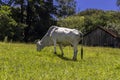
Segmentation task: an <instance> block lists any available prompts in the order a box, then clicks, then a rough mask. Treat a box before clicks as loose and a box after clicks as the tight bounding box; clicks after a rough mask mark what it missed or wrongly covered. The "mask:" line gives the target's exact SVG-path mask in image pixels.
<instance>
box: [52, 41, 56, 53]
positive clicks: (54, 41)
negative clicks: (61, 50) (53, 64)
mask: <svg viewBox="0 0 120 80" xmlns="http://www.w3.org/2000/svg"><path fill="white" fill-rule="evenodd" d="M53 41H54V54H56V40H53Z"/></svg>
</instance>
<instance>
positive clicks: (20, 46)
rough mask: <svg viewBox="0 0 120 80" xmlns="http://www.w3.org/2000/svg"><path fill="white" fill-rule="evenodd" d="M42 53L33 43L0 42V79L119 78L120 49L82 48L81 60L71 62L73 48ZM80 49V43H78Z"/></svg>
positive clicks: (47, 50) (90, 79) (99, 79)
mask: <svg viewBox="0 0 120 80" xmlns="http://www.w3.org/2000/svg"><path fill="white" fill-rule="evenodd" d="M52 49H53V48H52V47H46V48H44V49H43V50H42V51H41V52H37V51H36V46H35V45H34V44H24V43H3V42H0V80H81V79H82V80H119V79H120V76H119V75H120V49H115V48H105V47H104V48H100V47H84V59H83V60H81V59H80V51H79V52H78V57H77V58H78V60H77V61H72V60H71V59H72V55H73V54H72V52H73V51H72V48H71V47H70V46H67V47H64V52H65V55H64V57H63V58H62V57H60V50H59V49H57V50H58V54H57V55H55V54H53V50H52ZM79 50H80V46H79Z"/></svg>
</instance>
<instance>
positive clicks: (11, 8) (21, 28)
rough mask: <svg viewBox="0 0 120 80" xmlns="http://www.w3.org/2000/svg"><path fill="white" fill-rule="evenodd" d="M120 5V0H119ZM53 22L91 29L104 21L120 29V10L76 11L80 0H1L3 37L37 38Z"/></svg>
mask: <svg viewBox="0 0 120 80" xmlns="http://www.w3.org/2000/svg"><path fill="white" fill-rule="evenodd" d="M116 5H117V6H118V8H119V7H120V0H116ZM51 25H58V26H63V27H69V28H76V29H79V30H82V32H83V33H86V32H88V31H89V30H91V29H92V28H94V27H96V26H98V25H100V26H103V27H105V28H112V29H115V30H117V31H118V32H120V12H119V11H103V10H98V9H87V10H85V11H81V12H79V13H77V14H76V0H0V40H1V41H3V40H4V38H5V37H7V39H8V40H9V41H24V42H33V41H35V40H36V39H41V38H42V37H43V35H44V34H45V33H46V32H47V30H48V28H49V27H50V26H51Z"/></svg>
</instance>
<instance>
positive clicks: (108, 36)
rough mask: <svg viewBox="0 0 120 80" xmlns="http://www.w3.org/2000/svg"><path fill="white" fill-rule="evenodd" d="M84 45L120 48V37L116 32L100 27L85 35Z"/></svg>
mask: <svg viewBox="0 0 120 80" xmlns="http://www.w3.org/2000/svg"><path fill="white" fill-rule="evenodd" d="M83 45H87V46H108V47H120V36H118V33H117V32H116V31H113V30H110V29H105V28H103V27H100V26H99V27H96V28H94V29H93V30H91V31H90V32H88V33H87V34H85V35H84V37H83Z"/></svg>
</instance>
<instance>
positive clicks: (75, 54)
mask: <svg viewBox="0 0 120 80" xmlns="http://www.w3.org/2000/svg"><path fill="white" fill-rule="evenodd" d="M73 49H74V55H73V60H77V52H78V49H77V45H74V46H73Z"/></svg>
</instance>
